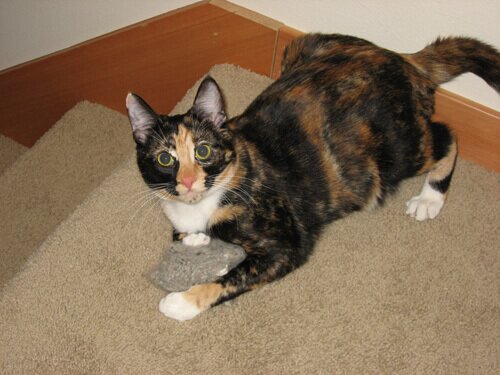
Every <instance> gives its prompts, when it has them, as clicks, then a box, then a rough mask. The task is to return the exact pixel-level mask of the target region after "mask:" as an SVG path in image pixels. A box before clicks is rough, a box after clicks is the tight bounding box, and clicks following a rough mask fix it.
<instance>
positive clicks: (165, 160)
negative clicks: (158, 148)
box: [156, 152, 174, 167]
mask: <svg viewBox="0 0 500 375" xmlns="http://www.w3.org/2000/svg"><path fill="white" fill-rule="evenodd" d="M156 161H157V162H158V164H160V165H161V166H162V167H171V166H173V165H174V158H173V156H172V155H170V154H169V153H168V152H160V153H159V154H158V155H157V156H156Z"/></svg>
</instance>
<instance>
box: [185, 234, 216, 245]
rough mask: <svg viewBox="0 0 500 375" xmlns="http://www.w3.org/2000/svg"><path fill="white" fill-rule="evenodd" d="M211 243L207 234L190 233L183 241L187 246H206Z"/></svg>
mask: <svg viewBox="0 0 500 375" xmlns="http://www.w3.org/2000/svg"><path fill="white" fill-rule="evenodd" d="M209 243H210V236H207V235H206V234H205V233H190V234H188V235H187V236H186V237H184V238H183V239H182V244H183V245H186V246H206V245H208V244H209Z"/></svg>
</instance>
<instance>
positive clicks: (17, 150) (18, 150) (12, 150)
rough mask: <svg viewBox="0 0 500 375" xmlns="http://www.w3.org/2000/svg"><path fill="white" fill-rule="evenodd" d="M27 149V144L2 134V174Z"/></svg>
mask: <svg viewBox="0 0 500 375" xmlns="http://www.w3.org/2000/svg"><path fill="white" fill-rule="evenodd" d="M26 150H27V148H26V147H25V146H23V145H21V144H19V143H17V142H16V141H13V140H12V139H10V138H8V137H5V136H3V135H1V134H0V175H1V174H2V173H3V171H5V170H6V169H7V168H8V167H9V166H10V165H11V164H13V163H14V162H15V161H16V159H17V158H18V157H19V156H21V155H22V154H23V153H24V152H26Z"/></svg>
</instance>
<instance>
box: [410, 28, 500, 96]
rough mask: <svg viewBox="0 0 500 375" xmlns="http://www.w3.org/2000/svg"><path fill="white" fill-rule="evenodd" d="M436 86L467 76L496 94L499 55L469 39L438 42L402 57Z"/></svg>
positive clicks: (458, 38)
mask: <svg viewBox="0 0 500 375" xmlns="http://www.w3.org/2000/svg"><path fill="white" fill-rule="evenodd" d="M405 56H406V57H407V58H408V60H410V61H411V62H412V64H413V65H416V66H417V67H418V68H419V69H421V70H424V71H425V72H426V73H427V74H428V75H429V76H430V78H431V79H432V80H433V81H434V82H436V83H437V84H441V83H445V82H448V81H451V80H452V79H453V78H455V77H456V76H458V75H460V74H463V73H467V72H471V73H474V74H476V75H477V76H479V77H481V78H482V79H484V80H485V81H486V83H488V84H489V85H490V86H491V87H493V88H494V89H495V90H496V91H497V92H498V93H500V53H499V52H498V51H497V50H496V49H495V48H494V47H492V46H490V45H488V44H486V43H483V42H480V41H479V40H476V39H472V38H461V37H450V38H438V39H437V40H436V41H435V42H434V43H431V44H429V45H428V46H427V47H425V48H424V49H423V50H421V51H420V52H417V53H414V54H411V55H405Z"/></svg>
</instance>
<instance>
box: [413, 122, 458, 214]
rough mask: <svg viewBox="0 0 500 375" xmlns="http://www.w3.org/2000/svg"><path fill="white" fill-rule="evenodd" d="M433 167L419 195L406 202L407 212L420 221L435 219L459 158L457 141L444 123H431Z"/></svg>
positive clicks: (442, 203)
mask: <svg viewBox="0 0 500 375" xmlns="http://www.w3.org/2000/svg"><path fill="white" fill-rule="evenodd" d="M430 129H431V134H432V148H433V149H432V158H433V160H434V164H433V166H432V167H431V169H430V171H429V173H428V174H427V178H426V179H425V183H424V186H423V188H422V191H421V192H420V194H419V195H417V196H415V197H413V198H412V199H410V200H409V201H408V202H406V206H407V210H406V213H407V214H408V215H410V216H411V217H413V218H415V219H417V220H418V221H423V220H427V219H434V218H435V217H436V216H437V215H438V214H439V212H440V211H441V208H442V207H443V205H444V202H445V199H446V194H447V192H448V188H449V186H450V182H451V177H452V176H453V171H454V169H455V162H456V159H457V143H456V140H455V137H454V136H453V134H452V132H451V131H450V130H449V129H448V127H447V126H446V125H444V124H440V123H431V124H430Z"/></svg>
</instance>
